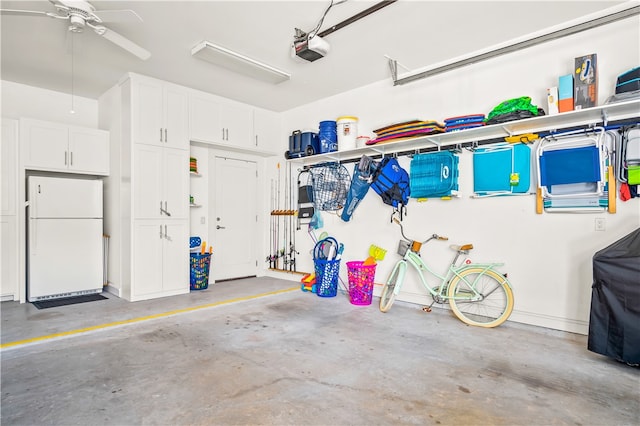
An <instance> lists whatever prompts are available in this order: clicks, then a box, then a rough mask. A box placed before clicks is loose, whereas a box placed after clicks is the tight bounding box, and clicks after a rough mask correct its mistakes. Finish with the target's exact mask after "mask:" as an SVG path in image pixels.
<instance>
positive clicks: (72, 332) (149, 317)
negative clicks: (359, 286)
mask: <svg viewBox="0 0 640 426" xmlns="http://www.w3.org/2000/svg"><path fill="white" fill-rule="evenodd" d="M294 290H300V287H299V286H297V287H291V288H286V289H283V290H275V291H270V292H267V293H260V294H254V295H251V296H243V297H236V298H234V299H229V300H222V301H220V302H214V303H207V304H205V305H198V306H191V307H188V308H182V309H175V310H173V311H168V312H161V313H158V314H153V315H147V316H144V317H138V318H131V319H127V320H122V321H114V322H109V323H105V324H98V325H92V326H91V327H84V328H79V329H77V330H69V331H61V332H60V333H53V334H48V335H46V336H38V337H32V338H30V339H24V340H17V341H15V342H7V343H2V344H0V350H1V349H7V348H11V347H15V346H21V345H26V344H29V343H35V342H42V341H45V340H51V339H56V338H60V337H67V336H73V335H76V334H82V333H87V332H90V331H96V330H103V329H106V328H111V327H117V326H121V325H127V324H133V323H137V322H142V321H148V320H152V319H158V318H165V317H170V316H172V315H177V314H184V313H187V312H193V311H198V310H201V309H206V308H213V307H215V306H222V305H230V304H232V303H237V302H244V301H247V300H252V299H259V298H261V297H266V296H273V295H276V294H281V293H288V292H291V291H294Z"/></svg>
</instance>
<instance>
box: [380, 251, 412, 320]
mask: <svg viewBox="0 0 640 426" xmlns="http://www.w3.org/2000/svg"><path fill="white" fill-rule="evenodd" d="M406 268H407V263H406V262H405V261H400V262H398V263H396V266H394V267H393V271H391V275H389V278H387V282H386V283H385V285H384V287H382V293H380V311H382V312H387V311H388V310H389V309H391V305H393V302H394V301H395V300H396V293H395V291H394V290H395V288H396V286H397V285H402V279H403V278H404V271H405V270H406Z"/></svg>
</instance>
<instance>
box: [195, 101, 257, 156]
mask: <svg viewBox="0 0 640 426" xmlns="http://www.w3.org/2000/svg"><path fill="white" fill-rule="evenodd" d="M252 135H253V109H252V108H251V107H250V106H248V105H244V104H241V103H238V102H232V101H228V100H224V99H221V98H219V97H217V96H215V95H210V94H207V93H204V92H198V91H192V92H190V94H189V137H190V139H191V141H194V142H204V143H210V144H220V145H229V146H236V147H242V148H251V147H252V146H253V141H252V139H253V138H252Z"/></svg>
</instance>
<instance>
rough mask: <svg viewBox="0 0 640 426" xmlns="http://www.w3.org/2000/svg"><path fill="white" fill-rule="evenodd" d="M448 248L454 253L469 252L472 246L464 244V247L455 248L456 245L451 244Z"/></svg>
mask: <svg viewBox="0 0 640 426" xmlns="http://www.w3.org/2000/svg"><path fill="white" fill-rule="evenodd" d="M449 247H451V249H452V250H455V251H469V250H471V249H473V244H464V245H461V246H457V245H454V244H452V245H450V246H449Z"/></svg>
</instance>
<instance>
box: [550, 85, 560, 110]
mask: <svg viewBox="0 0 640 426" xmlns="http://www.w3.org/2000/svg"><path fill="white" fill-rule="evenodd" d="M547 110H548V114H549V115H553V114H557V113H558V112H559V110H558V88H557V87H556V86H554V87H550V88H548V89H547Z"/></svg>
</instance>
